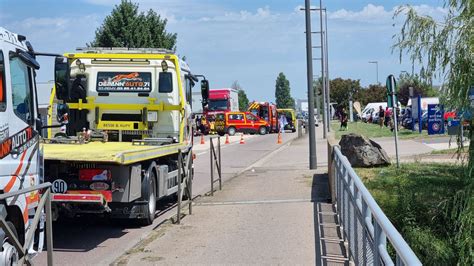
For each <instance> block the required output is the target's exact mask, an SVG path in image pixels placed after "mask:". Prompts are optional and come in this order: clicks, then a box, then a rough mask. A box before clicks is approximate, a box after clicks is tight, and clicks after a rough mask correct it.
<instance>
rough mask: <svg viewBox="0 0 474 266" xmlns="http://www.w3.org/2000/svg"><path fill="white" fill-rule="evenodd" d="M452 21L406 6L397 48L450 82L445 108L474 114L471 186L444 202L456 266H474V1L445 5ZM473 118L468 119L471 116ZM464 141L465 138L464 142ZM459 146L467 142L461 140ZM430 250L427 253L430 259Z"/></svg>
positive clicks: (424, 72)
mask: <svg viewBox="0 0 474 266" xmlns="http://www.w3.org/2000/svg"><path fill="white" fill-rule="evenodd" d="M445 8H446V9H447V13H446V16H445V17H444V18H443V21H442V22H441V23H440V22H438V21H436V20H435V19H433V18H432V17H430V16H422V15H419V14H418V13H417V11H416V10H415V8H413V7H411V6H402V7H400V8H399V9H398V10H397V11H396V13H395V16H400V15H406V19H405V23H404V24H403V26H402V28H401V32H400V34H398V35H397V36H396V40H395V44H394V46H393V49H394V50H395V49H398V50H399V53H400V60H402V58H403V55H404V54H408V55H409V56H410V60H411V62H412V63H413V64H414V63H415V62H418V63H419V64H421V65H423V67H422V68H421V71H420V76H421V77H422V78H424V79H425V80H431V79H432V78H433V77H440V78H442V79H444V82H443V83H444V84H443V89H442V91H441V94H442V96H443V97H442V99H445V100H444V104H445V105H446V106H447V107H448V108H450V107H451V108H457V109H458V110H461V111H464V112H462V114H463V116H464V115H466V114H468V111H469V110H470V113H471V119H470V122H469V124H470V127H469V129H470V130H469V134H468V136H469V138H470V146H469V151H468V156H467V157H468V158H469V159H468V160H469V161H468V163H467V165H466V171H465V175H464V176H463V178H464V181H465V183H466V184H465V186H464V188H463V189H461V190H459V191H458V192H457V193H456V195H455V196H454V197H453V198H452V199H450V200H449V201H446V202H444V203H442V205H441V207H442V208H444V210H445V213H446V217H444V219H445V221H446V222H445V224H443V225H440V228H439V229H438V230H443V232H445V233H446V234H447V235H448V237H449V239H450V241H451V243H450V244H451V245H452V246H453V247H454V249H455V250H456V254H455V257H456V258H458V261H457V262H455V261H453V262H452V263H453V264H459V265H473V264H474V252H473V250H474V239H473V237H472V236H473V235H474V226H473V224H474V195H473V191H474V189H473V186H474V182H473V181H474V134H473V129H474V122H473V121H474V119H472V113H473V109H472V108H471V107H470V106H469V105H470V102H469V98H468V91H469V87H470V86H472V85H473V84H474V30H473V28H474V20H473V19H474V2H473V1H472V0H445ZM466 116H467V115H466ZM458 139H459V138H458ZM458 143H461V141H460V140H458ZM430 253H431V252H430V251H427V253H426V254H430Z"/></svg>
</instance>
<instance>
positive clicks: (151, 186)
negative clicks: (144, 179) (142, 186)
mask: <svg viewBox="0 0 474 266" xmlns="http://www.w3.org/2000/svg"><path fill="white" fill-rule="evenodd" d="M147 187H148V189H147V192H148V193H147V194H146V199H147V201H148V203H147V205H146V206H145V218H143V219H142V220H141V223H142V224H143V225H150V224H152V223H153V220H155V212H156V175H155V172H154V171H150V172H149V177H148V186H147Z"/></svg>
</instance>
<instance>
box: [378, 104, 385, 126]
mask: <svg viewBox="0 0 474 266" xmlns="http://www.w3.org/2000/svg"><path fill="white" fill-rule="evenodd" d="M384 120H385V112H384V110H383V108H382V105H380V106H379V125H380V128H382V127H383V123H384Z"/></svg>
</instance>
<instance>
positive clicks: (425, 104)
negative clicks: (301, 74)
mask: <svg viewBox="0 0 474 266" xmlns="http://www.w3.org/2000/svg"><path fill="white" fill-rule="evenodd" d="M428 104H439V98H438V97H425V98H421V110H428ZM407 107H411V99H408V103H407Z"/></svg>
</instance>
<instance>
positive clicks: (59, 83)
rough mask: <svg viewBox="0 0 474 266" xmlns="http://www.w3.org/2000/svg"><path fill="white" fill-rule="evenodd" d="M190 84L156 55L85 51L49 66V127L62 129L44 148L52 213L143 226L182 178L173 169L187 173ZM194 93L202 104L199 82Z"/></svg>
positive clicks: (166, 54)
mask: <svg viewBox="0 0 474 266" xmlns="http://www.w3.org/2000/svg"><path fill="white" fill-rule="evenodd" d="M197 81H198V79H197V78H196V77H195V76H194V75H193V74H192V73H191V72H190V69H189V67H188V65H187V64H186V63H185V62H184V61H182V60H180V59H179V58H178V57H177V56H176V55H175V54H173V52H171V51H168V50H163V49H151V48H139V49H132V48H130V49H127V48H91V47H89V48H83V49H78V51H77V52H75V53H66V54H64V56H63V57H58V58H56V64H55V82H56V87H55V90H54V91H53V95H52V97H51V104H50V106H51V109H50V122H49V123H50V124H55V123H56V124H57V123H63V124H66V125H65V126H63V127H60V128H59V130H52V129H51V130H50V131H49V133H48V139H46V140H45V144H44V156H45V173H46V176H45V180H48V181H50V182H52V184H53V185H52V191H53V196H52V201H53V211H56V214H58V215H61V214H67V215H72V216H73V215H77V214H82V213H89V214H91V213H92V214H94V213H96V214H107V215H109V216H110V217H112V218H125V219H138V220H140V221H142V222H143V224H151V223H152V222H153V220H154V218H155V211H156V202H157V200H158V199H160V198H163V197H166V196H170V195H175V194H176V192H177V190H178V183H181V182H183V180H184V178H185V177H184V176H178V167H181V168H183V169H190V167H191V165H192V144H193V142H192V132H193V128H192V127H193V119H192V117H191V107H190V105H191V101H192V100H191V98H192V87H193V85H194V84H195V82H197ZM201 86H202V88H201V89H202V92H203V99H206V98H207V97H208V91H209V87H208V82H207V80H203V81H201ZM180 152H181V154H182V155H183V156H184V160H183V162H182V164H181V165H180V162H179V160H178V155H179V154H180ZM190 164H191V165H190Z"/></svg>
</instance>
